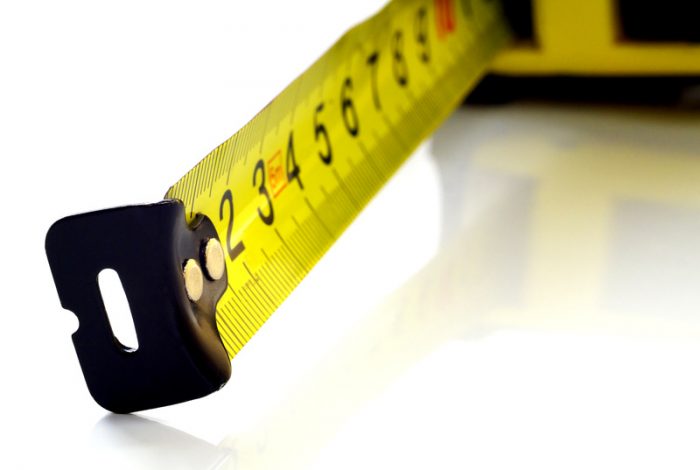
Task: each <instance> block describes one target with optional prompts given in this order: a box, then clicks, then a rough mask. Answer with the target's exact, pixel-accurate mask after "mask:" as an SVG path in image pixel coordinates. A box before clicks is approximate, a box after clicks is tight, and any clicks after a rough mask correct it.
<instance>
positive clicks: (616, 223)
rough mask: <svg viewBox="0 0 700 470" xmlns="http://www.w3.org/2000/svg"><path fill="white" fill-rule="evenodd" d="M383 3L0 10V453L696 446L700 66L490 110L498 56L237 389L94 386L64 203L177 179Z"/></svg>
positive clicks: (262, 341) (512, 101)
mask: <svg viewBox="0 0 700 470" xmlns="http://www.w3.org/2000/svg"><path fill="white" fill-rule="evenodd" d="M382 4H383V2H381V1H356V2H341V3H332V4H331V3H329V2H319V1H315V0H308V1H304V2H291V3H280V4H276V5H275V7H274V8H270V6H269V5H267V4H256V3H255V2H224V1H208V2H200V3H198V4H197V6H196V7H195V6H193V5H192V4H189V3H185V2H129V1H127V2H122V3H120V4H118V5H117V4H103V3H95V2H81V1H75V0H71V1H68V2H61V3H55V2H46V1H41V0H35V1H29V2H22V3H15V4H9V3H6V4H3V5H1V6H0V44H2V46H0V58H1V59H2V64H3V70H2V72H1V73H0V85H1V86H0V103H1V105H0V126H1V127H2V129H3V132H2V138H1V139H0V154H2V155H3V162H4V167H3V171H2V172H0V196H2V201H3V202H4V208H5V211H4V214H5V217H4V218H3V222H2V228H3V230H2V235H1V236H2V240H3V242H4V244H5V246H6V250H5V251H6V254H5V255H4V259H5V263H4V268H5V269H3V270H1V271H0V285H1V286H2V291H1V292H2V294H3V297H4V305H5V309H6V312H7V314H6V318H7V322H6V323H5V327H4V328H1V329H0V340H1V341H2V343H1V344H2V353H3V354H2V355H1V356H0V361H1V366H2V370H3V372H4V373H5V378H4V380H3V381H2V383H3V386H2V388H0V390H1V391H0V394H1V395H0V396H1V397H2V400H1V401H0V403H1V404H0V407H2V408H1V409H2V416H3V420H2V424H1V425H0V426H2V431H3V432H2V434H3V436H4V438H3V439H4V442H3V446H2V447H3V449H4V451H3V453H2V456H0V466H2V467H4V468H42V467H54V468H56V467H57V468H66V467H70V468H95V467H99V468H155V469H158V468H168V469H173V468H183V469H184V468H225V469H229V468H230V469H249V468H250V469H258V468H266V469H268V468H318V469H326V468H357V467H360V466H362V467H364V468H386V467H403V468H426V467H430V468H448V469H449V468H513V467H515V466H533V467H534V466H535V465H536V466H538V467H539V468H552V469H554V468H557V469H559V468H562V467H566V468H591V467H594V466H595V467H597V468H620V467H636V468H669V467H670V468H697V466H698V464H700V455H698V453H697V446H696V443H697V441H698V438H700V428H698V424H697V423H698V422H700V420H699V418H700V402H699V401H698V399H697V397H698V396H700V380H699V379H698V377H697V374H696V364H697V363H698V361H699V360H700V315H699V313H698V312H699V311H700V309H699V307H700V289H699V288H698V286H699V284H698V279H699V278H700V252H699V251H698V250H697V244H698V240H700V185H698V182H699V181H700V113H699V112H698V108H697V104H696V103H697V95H698V93H697V86H694V83H693V82H692V80H690V81H689V82H688V83H684V84H683V87H682V88H679V87H676V86H675V85H674V86H673V87H671V86H662V85H661V84H660V83H662V82H659V81H651V82H644V84H643V85H639V83H640V82H639V81H637V82H635V83H636V84H635V85H629V83H630V82H625V83H626V84H623V85H617V84H615V85H612V87H613V90H614V89H615V88H614V87H617V90H618V91H617V92H612V93H611V92H608V94H607V95H606V94H605V93H602V94H601V92H600V91H599V92H597V93H595V92H591V93H592V95H588V96H583V97H582V96H581V94H580V93H578V94H576V93H573V94H572V93H569V91H571V90H572V88H573V86H572V85H570V84H569V85H566V84H565V85H563V86H562V85H557V86H543V85H542V83H543V82H541V81H540V82H538V83H539V85H532V86H527V85H522V86H523V87H525V88H526V90H524V91H523V90H520V92H519V93H513V96H508V97H507V98H508V99H503V100H499V101H500V102H499V103H497V104H493V101H494V99H493V96H494V95H493V91H490V90H489V88H488V87H491V86H494V87H495V88H496V89H501V90H503V86H502V85H500V88H499V85H498V83H497V82H498V80H499V79H494V78H492V79H491V80H490V82H488V83H486V84H485V85H484V86H482V88H481V89H480V95H479V96H476V97H475V98H473V101H474V102H473V103H470V104H467V105H466V106H464V107H462V108H460V109H459V110H458V111H457V112H456V113H455V114H454V115H453V116H452V117H451V118H450V119H449V120H448V122H446V123H445V125H444V126H443V127H442V128H441V129H440V130H439V131H438V132H437V133H436V134H435V135H434V136H433V137H432V138H431V139H430V140H429V141H427V142H426V143H425V144H424V145H423V146H421V147H420V148H419V149H418V151H417V152H416V153H415V154H414V155H413V156H412V157H411V158H410V159H409V160H408V162H407V163H406V165H405V166H404V167H403V168H402V169H401V170H400V171H399V173H398V174H397V175H396V177H395V178H394V179H392V180H391V181H390V183H389V184H388V185H387V186H386V187H385V188H384V189H383V190H382V191H381V193H380V194H379V195H378V196H377V198H375V200H374V201H373V202H372V203H371V204H370V206H369V207H368V208H367V209H366V210H365V211H364V212H363V213H362V214H361V215H360V217H359V218H358V220H357V221H356V223H354V224H353V225H352V226H351V227H350V229H349V230H348V231H347V232H346V234H345V235H343V237H342V238H341V239H340V240H339V241H338V243H337V244H336V245H335V246H334V247H333V248H332V249H331V251H330V252H329V253H328V255H327V256H326V257H324V258H323V260H322V261H321V262H320V263H319V265H318V266H317V267H316V268H315V269H314V270H313V271H312V272H311V274H310V275H309V276H308V278H307V279H306V280H305V281H304V282H303V283H302V284H301V285H300V287H299V288H298V289H297V290H296V291H295V292H294V293H293V294H292V296H291V297H290V298H289V299H288V301H286V302H285V304H284V305H283V306H282V307H281V308H280V310H279V311H278V312H277V313H276V314H275V315H273V316H272V318H271V319H270V320H269V321H268V323H267V324H266V325H265V327H264V328H262V329H261V330H260V332H259V333H258V334H257V335H256V336H255V338H254V339H253V340H252V341H251V342H250V343H249V344H248V345H246V347H245V348H244V350H243V351H242V352H241V353H240V354H239V355H238V356H237V357H236V359H235V360H234V362H233V376H232V378H231V380H230V382H229V383H228V385H227V386H226V387H225V388H224V389H223V390H221V391H220V392H218V393H216V394H213V395H211V396H210V397H207V398H204V399H201V400H197V401H194V402H190V403H186V404H182V405H177V406H173V407H168V408H164V409H158V410H152V411H148V412H143V413H139V414H137V415H130V416H117V415H111V414H109V413H107V412H105V411H104V410H102V409H101V408H99V406H98V405H96V404H95V403H94V402H93V401H92V399H91V398H90V396H89V394H88V392H87V389H86V387H85V384H84V381H83V378H82V374H81V372H80V369H79V365H78V362H77V359H76V357H75V353H74V350H73V346H72V344H71V341H70V334H71V333H72V331H74V330H75V328H77V321H76V319H75V317H74V316H73V315H72V314H71V313H69V312H66V311H64V310H62V309H61V307H60V304H59V302H58V297H57V295H56V292H55V289H54V285H53V282H52V280H51V276H50V272H49V269H48V264H47V263H46V259H45V255H44V252H43V239H44V236H45V233H46V230H47V229H48V227H49V225H50V224H51V223H52V222H53V221H54V220H56V219H58V218H60V217H63V216H65V215H68V214H73V213H77V212H81V211H87V210H94V209H99V208H103V207H111V206H118V205H123V204H129V203H141V202H151V201H155V200H158V199H160V198H161V197H162V195H163V194H164V192H165V190H166V189H167V188H168V187H169V185H170V184H172V183H173V182H174V181H176V180H177V178H178V177H179V176H181V175H182V174H184V172H185V171H187V170H188V169H189V168H191V167H192V166H193V165H194V164H195V163H196V162H197V161H199V159H200V158H201V157H203V156H204V155H205V154H206V153H207V152H208V151H209V150H211V148H213V147H214V146H215V145H217V144H218V143H220V142H221V141H223V140H224V139H226V138H227V137H228V136H230V135H231V134H232V133H233V132H235V130H237V129H238V128H240V127H241V126H242V125H243V124H245V122H246V121H247V120H248V119H249V118H250V117H251V116H252V115H254V114H255V113H256V112H257V111H258V110H259V109H260V108H261V107H262V106H264V105H265V104H266V103H267V102H268V101H269V99H271V98H272V97H273V96H274V95H275V94H276V93H277V92H278V91H280V90H281V89H282V88H283V87H284V86H285V85H286V84H287V83H289V82H290V81H291V80H292V79H293V78H294V77H295V76H297V75H298V74H299V73H301V72H302V71H303V70H304V69H305V68H306V67H307V66H308V65H309V64H310V63H311V62H312V61H313V60H314V59H315V58H316V57H318V56H319V55H320V54H321V53H322V52H323V51H324V50H325V49H326V48H327V47H328V46H330V45H331V44H332V42H333V41H334V40H335V39H337V37H338V36H339V34H340V32H341V31H345V30H346V29H347V28H348V27H350V26H351V25H353V24H354V23H356V22H358V21H360V20H362V19H364V18H365V17H367V16H369V15H370V14H372V13H373V12H374V11H376V10H377V9H379V8H380V7H381V6H382ZM691 33H692V30H691ZM689 34H690V33H689ZM280 38H283V39H284V40H283V41H282V40H280ZM684 80H685V79H684ZM494 83H496V84H495V85H493V84H494ZM521 83H523V82H521ZM559 83H561V82H559ZM569 83H571V82H569ZM576 83H577V85H576V87H579V86H580V83H581V82H578V81H577V82H576ZM512 87H513V86H509V87H507V88H506V89H507V90H511V91H512V90H513V88H512ZM600 88H605V89H606V90H609V89H610V88H609V85H607V84H604V85H601V86H600V87H599V90H600ZM633 89H637V91H638V92H637V93H636V94H635V93H633V91H634V90H633ZM624 90H627V91H630V93H629V94H621V91H624ZM639 90H641V91H642V92H644V93H639ZM655 91H656V92H655ZM553 95H554V98H556V99H553ZM562 95H565V96H562ZM572 95H573V96H572ZM623 95H624V96H623ZM660 95H661V96H660ZM499 96H502V94H501V95H499ZM659 96H660V97H659ZM654 97H657V98H658V99H657V98H654ZM613 98H618V99H613ZM620 98H624V99H620ZM484 102H488V103H491V104H484ZM650 103H653V105H651V104H650ZM368 265H370V266H372V269H369V270H368V269H366V267H367V266H368ZM360 271H361V272H363V273H364V275H363V276H362V277H358V276H357V275H356V273H357V272H360ZM299 337H303V338H304V341H303V342H301V343H300V342H299V341H298V338H299Z"/></svg>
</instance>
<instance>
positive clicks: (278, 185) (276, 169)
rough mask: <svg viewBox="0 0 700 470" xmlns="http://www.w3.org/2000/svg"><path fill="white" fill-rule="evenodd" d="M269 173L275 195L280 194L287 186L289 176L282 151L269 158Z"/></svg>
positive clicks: (271, 187)
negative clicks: (285, 172)
mask: <svg viewBox="0 0 700 470" xmlns="http://www.w3.org/2000/svg"><path fill="white" fill-rule="evenodd" d="M267 175H268V178H269V179H270V189H272V194H273V195H274V197H277V196H279V194H280V193H281V192H282V190H283V189H284V188H286V187H287V177H286V176H285V174H284V167H283V166H282V151H281V150H278V151H276V152H275V153H274V155H272V156H271V157H270V158H269V159H268V160H267Z"/></svg>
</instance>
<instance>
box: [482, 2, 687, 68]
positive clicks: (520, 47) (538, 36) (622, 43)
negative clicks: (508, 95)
mask: <svg viewBox="0 0 700 470" xmlns="http://www.w3.org/2000/svg"><path fill="white" fill-rule="evenodd" d="M506 3H508V2H506ZM510 3H511V4H517V5H516V8H517V9H516V10H515V11H516V13H518V14H519V13H520V12H522V11H523V8H528V7H525V5H526V4H527V2H525V3H523V2H522V0H512V1H511V2H510ZM529 8H531V12H532V38H531V39H530V38H526V39H525V40H521V41H520V42H519V43H518V44H517V45H516V46H515V47H513V48H511V49H509V50H507V51H505V52H502V53H501V54H500V55H499V57H498V58H497V60H496V62H495V63H494V65H493V67H492V71H493V72H495V73H498V74H503V75H531V76H537V75H601V76H620V75H630V76H632V75H634V76H639V75H667V76H668V75H675V76H678V75H686V76H700V15H698V12H699V10H700V2H693V1H681V0H666V1H663V2H659V1H657V2H649V1H647V0H532V2H531V5H530V6H529ZM519 16H520V15H519ZM693 21H694V23H693Z"/></svg>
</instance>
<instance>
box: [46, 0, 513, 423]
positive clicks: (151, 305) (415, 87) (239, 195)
mask: <svg viewBox="0 0 700 470" xmlns="http://www.w3.org/2000/svg"><path fill="white" fill-rule="evenodd" d="M508 39H509V32H508V28H507V26H506V23H505V20H504V19H503V17H502V14H501V11H500V5H499V3H498V2H497V1H489V0H464V1H461V2H455V1H453V0H406V1H394V2H392V3H390V4H388V5H387V6H386V7H385V8H384V9H383V10H381V11H380V12H379V13H377V14H376V15H375V16H373V17H372V18H370V19H369V20H367V21H365V22H364V23H362V24H360V25H358V26H356V27H355V28H353V29H352V30H350V31H349V32H348V33H346V34H345V35H344V36H343V37H342V38H341V39H340V40H339V41H338V42H337V43H336V44H335V45H334V46H333V47H332V48H331V49H330V50H329V51H328V52H326V53H325V54H324V55H323V56H322V57H321V58H320V59H319V60H318V61H317V62H316V63H314V64H313V65H312V66H311V67H310V68H309V69H308V70H307V71H306V72H304V73H303V74H302V75H301V76H300V77H299V78H297V79H296V80H295V81H294V82H293V83H292V84H291V85H289V86H288V87H287V88H286V89H285V90H284V91H283V92H282V93H281V94H280V95H279V96H277V97H276V98H275V99H274V100H272V102H270V104H268V105H267V106H266V107H265V108H264V109H263V110H262V111H261V112H260V113H259V114H258V115H257V116H255V117H254V118H253V119H252V120H251V121H250V122H249V123H248V124H247V125H246V126H244V127H243V128H242V129H241V130H240V131H239V132H237V133H236V134H235V135H234V136H233V137H231V138H230V139H228V140H227V141H226V142H224V143H223V144H221V145H220V146H218V147H217V148H216V149H214V151H212V152H211V153H210V154H209V155H207V157H206V158H204V160H202V161H201V162H200V163H199V164H198V165H197V166H195V167H194V168H193V169H192V170H191V171H190V172H189V173H187V174H186V175H185V176H184V177H183V178H182V179H181V180H180V181H178V182H177V183H175V185H174V186H172V187H171V188H170V189H169V190H168V192H167V194H166V196H165V201H163V202H161V203H157V204H152V205H146V206H133V207H123V208H116V209H109V210H103V211H98V212H93V213H89V214H82V215H77V216H72V217H68V218H65V219H62V220H60V221H58V222H57V223H55V224H54V225H53V227H52V228H51V229H50V231H49V234H48V236H47V240H46V248H47V253H48V257H49V262H50V264H51V269H52V272H53V276H54V279H55V282H56V286H57V289H58V292H59V296H60V299H61V303H62V305H63V306H64V307H65V308H67V309H69V310H71V311H73V312H74V313H75V314H76V315H77V316H78V318H79V320H80V326H79V328H78V330H77V331H76V332H75V333H74V335H73V341H74V344H75V347H76V351H77V353H78V357H79V360H80V363H81V366H82V368H83V372H84V375H85V378H86V381H87V384H88V388H89V389H90V392H91V394H92V395H93V397H94V398H95V400H96V401H97V402H98V403H99V404H100V405H102V406H103V407H105V408H107V409H109V410H111V411H115V412H131V411H137V410H141V409H146V408H153V407H157V406H163V405H168V404H173V403H177V402H181V401H185V400H190V399H193V398H198V397H201V396H204V395H207V394H209V393H211V392H213V391H215V390H218V389H219V388H221V387H222V386H223V385H224V384H225V382H226V381H227V380H228V378H229V376H230V373H231V364H230V359H231V358H233V357H234V356H235V355H236V353H238V352H239V351H240V350H241V348H242V347H243V346H244V345H245V344H246V343H247V342H248V340H250V338H251V337H252V336H253V335H254V334H255V332H256V331H257V330H258V329H259V328H260V327H261V326H262V324H263V323H264V322H265V321H266V320H267V318H268V317H269V316H270V315H271V314H272V313H273V312H274V311H275V309H276V308H277V307H278V306H279V305H280V304H281V303H282V301H283V300H284V299H285V298H286V297H287V296H288V295H289V294H290V293H291V291H292V290H293V289H294V287H295V286H296V285H297V284H298V283H299V282H300V281H301V279H302V278H303V277H304V275H305V274H306V273H307V272H308V271H309V270H310V269H311V268H312V267H313V266H314V264H315V263H316V262H317V261H318V260H319V258H320V257H321V256H322V255H323V254H324V252H325V251H326V250H327V249H328V248H329V247H330V245H331V244H332V243H333V242H334V241H335V240H336V239H337V238H338V237H339V236H340V234H341V233H342V231H343V230H344V229H345V227H347V225H348V224H349V223H350V222H351V221H352V220H353V219H354V217H355V216H356V215H357V214H358V213H359V212H360V211H361V210H362V208H363V207H364V206H365V204H367V202H368V201H369V200H370V199H371V198H372V196H373V195H374V194H375V193H376V192H377V191H378V190H379V189H380V188H381V186H382V185H383V184H384V182H385V181H386V180H387V179H388V178H389V177H390V176H391V175H392V174H393V173H394V171H395V170H396V169H397V168H398V167H399V166H400V165H401V163H402V162H403V161H404V160H405V159H406V158H407V157H408V156H409V155H410V153H411V152H412V151H413V150H414V149H415V148H416V147H417V146H418V144H419V143H420V142H421V141H422V140H423V139H424V138H425V137H427V136H428V135H429V134H430V133H431V132H432V131H433V130H434V129H435V128H436V127H437V126H438V125H439V124H440V123H441V122H442V121H443V120H444V119H445V118H446V117H447V116H448V115H449V114H450V113H451V112H452V111H453V110H454V108H455V107H456V106H457V105H458V104H459V103H460V102H461V101H462V100H463V99H464V96H465V95H466V93H467V92H468V91H469V90H470V89H471V88H472V87H473V86H474V85H475V84H476V83H477V81H478V80H479V78H480V77H481V76H482V74H483V73H484V72H485V70H486V68H487V66H488V65H489V63H490V61H491V60H492V58H493V57H494V56H495V54H496V53H497V52H498V51H499V50H500V49H501V48H502V47H503V46H504V45H505V44H506V43H507V42H508ZM224 259H225V261H224ZM108 268H111V269H114V270H115V271H117V272H118V273H119V275H120V279H121V281H122V284H123V287H124V290H125V292H126V295H127V298H128V301H129V305H130V309H131V313H132V316H133V320H134V326H135V328H136V333H137V336H138V343H139V348H138V349H137V350H135V351H134V350H130V349H128V348H126V347H125V346H123V345H122V344H121V343H119V341H118V340H117V339H116V338H115V336H114V334H113V332H112V329H111V327H110V325H109V321H108V318H107V314H106V311H105V307H104V303H103V301H102V297H101V294H100V291H99V287H98V284H97V276H98V274H99V273H100V272H101V271H102V270H104V269H108Z"/></svg>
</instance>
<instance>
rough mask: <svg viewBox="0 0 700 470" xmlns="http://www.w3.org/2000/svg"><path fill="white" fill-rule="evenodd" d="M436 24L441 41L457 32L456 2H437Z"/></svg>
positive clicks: (442, 0)
mask: <svg viewBox="0 0 700 470" xmlns="http://www.w3.org/2000/svg"><path fill="white" fill-rule="evenodd" d="M435 23H436V25H435V26H436V29H437V35H438V38H439V39H444V38H445V37H447V36H448V35H449V34H450V33H451V32H453V31H454V30H455V26H456V23H457V19H456V17H455V4H454V0H435Z"/></svg>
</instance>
